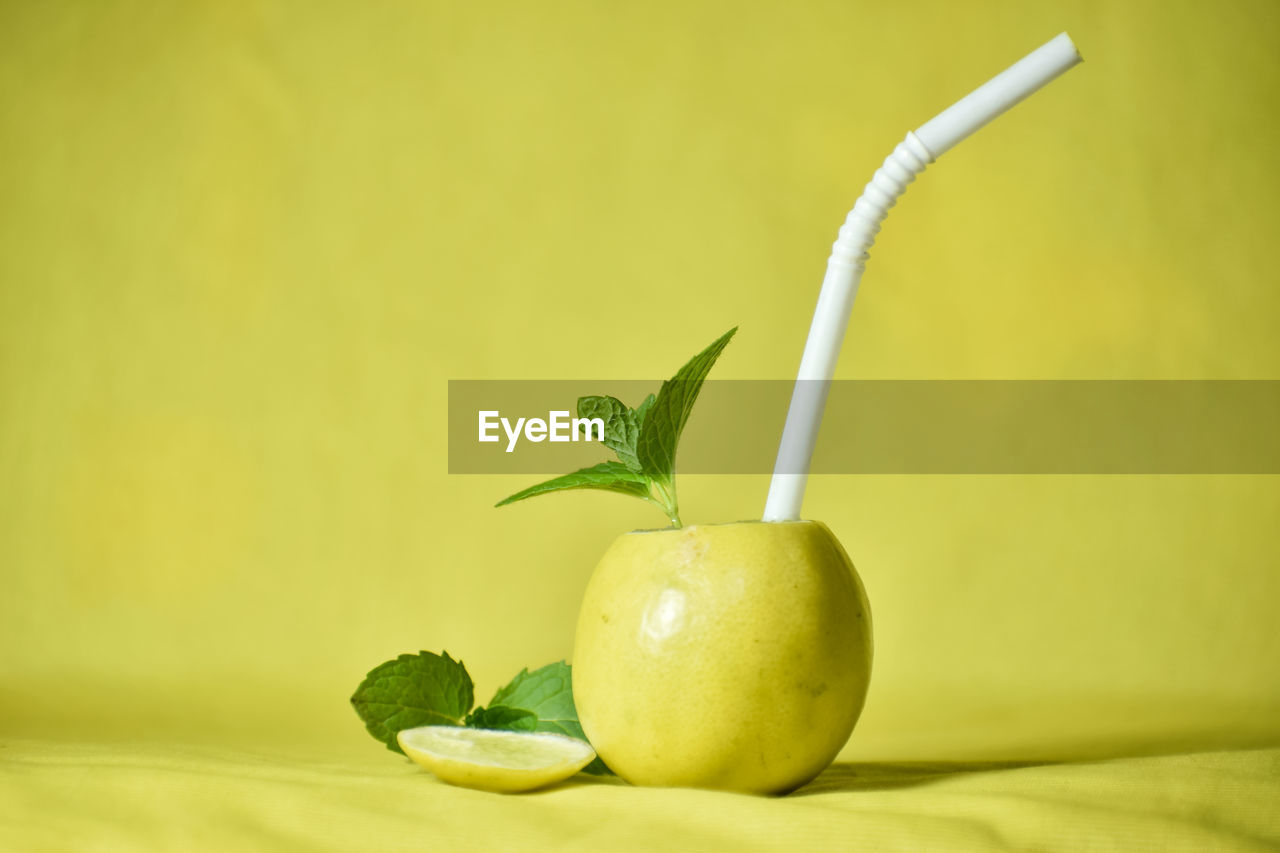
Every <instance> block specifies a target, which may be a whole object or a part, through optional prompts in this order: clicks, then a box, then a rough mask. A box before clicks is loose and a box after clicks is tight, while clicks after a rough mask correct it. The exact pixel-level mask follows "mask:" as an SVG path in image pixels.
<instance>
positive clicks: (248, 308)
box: [0, 0, 1280, 767]
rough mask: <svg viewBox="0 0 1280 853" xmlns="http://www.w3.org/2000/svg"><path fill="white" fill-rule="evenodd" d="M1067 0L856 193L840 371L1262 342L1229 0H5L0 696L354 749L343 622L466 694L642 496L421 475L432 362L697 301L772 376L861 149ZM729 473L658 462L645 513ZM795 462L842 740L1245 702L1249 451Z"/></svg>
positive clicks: (693, 342)
mask: <svg viewBox="0 0 1280 853" xmlns="http://www.w3.org/2000/svg"><path fill="white" fill-rule="evenodd" d="M1063 29H1065V30H1067V31H1068V32H1070V34H1071V35H1072V37H1073V38H1074V39H1075V41H1076V43H1077V45H1078V46H1079V48H1080V50H1081V52H1082V53H1083V55H1084V57H1085V63H1084V64H1083V65H1082V66H1080V67H1078V68H1076V69H1074V70H1072V71H1071V72H1070V73H1068V74H1067V75H1066V76H1065V77H1064V78H1062V79H1061V80H1059V81H1057V82H1055V83H1053V84H1052V85H1050V86H1049V87H1048V88H1047V89H1046V90H1044V91H1043V92H1041V93H1040V94H1038V95H1036V96H1035V97H1034V98H1032V99H1031V100H1030V101H1028V102H1026V103H1024V104H1022V105H1020V106H1018V107H1017V108H1015V109H1014V110H1013V111H1012V112H1011V113H1009V114H1008V115H1006V116H1005V117H1003V118H1001V119H999V120H998V121H997V122H996V123H995V124H993V125H992V126H990V127H989V128H987V129H985V130H983V131H982V132H981V133H980V134H978V135H977V136H975V137H974V138H972V139H970V140H968V141H967V142H965V143H963V144H962V145H960V146H959V147H958V148H956V149H955V150H954V151H952V152H951V153H948V154H947V155H945V156H944V157H943V158H942V159H941V160H940V161H939V162H938V163H937V164H935V165H933V166H931V167H930V168H929V170H928V171H926V172H925V174H924V175H923V176H922V177H921V178H920V179H919V180H918V181H917V183H916V184H915V185H913V186H912V188H911V189H910V190H909V191H908V193H907V195H906V196H905V197H904V199H903V200H902V202H901V203H900V204H899V205H898V207H897V208H896V209H895V210H894V212H893V213H892V214H891V215H890V217H889V219H888V221H887V223H886V226H885V230H884V231H883V233H882V235H881V238H880V240H879V241H878V243H877V246H876V247H875V249H874V250H873V253H872V260H871V263H870V265H869V268H868V272H867V275H866V277H865V279H864V281H863V289H862V292H861V294H860V296H859V298H858V304H857V306H856V308H855V310H854V317H853V321H852V324H851V327H850V331H849V335H848V339H847V343H846V346H845V350H844V354H843V357H842V360H841V363H840V369H839V371H838V375H839V376H840V377H847V378H854V377H858V378H930V379H945V378H957V379H998V378H1019V379H1039V378H1046V379H1049V378H1052V379H1061V378H1070V379H1121V378H1126V379H1128V378H1140V379H1183V378H1197V379H1205V378H1209V379H1227V378H1230V379H1277V378H1280V339H1278V337H1277V335H1276V319H1277V317H1280V287H1278V285H1280V278H1278V277H1277V274H1276V272H1275V266H1274V259H1275V246H1274V244H1275V237H1276V234H1277V228H1278V226H1280V202H1278V201H1277V189H1280V186H1278V182H1277V168H1276V155H1275V151H1276V149H1277V143H1278V142H1280V139H1278V138H1277V137H1278V132H1277V131H1278V129H1280V63H1278V61H1277V54H1276V48H1277V44H1280V39H1278V38H1277V36H1280V5H1277V4H1276V3H1274V2H1271V0H1262V2H1232V3H1227V4H1222V5H1221V6H1215V7H1213V8H1210V6H1208V5H1206V4H1203V3H1194V2H1176V3H1167V2H1126V3H1103V2H1080V3H1036V4H1029V3H1023V2H987V3H944V2H930V3H921V2H915V3H883V2H876V3H871V2H804V3H776V4H771V3H750V4H744V3H741V2H696V3H682V2H646V3H630V2H627V3H603V2H596V3H591V2H580V3H574V2H559V0H557V2H550V3H499V2H480V3H444V2H439V3H377V4H366V3H250V2H198V3H185V4H171V3H126V2H105V3H94V2H76V3H17V2H9V3H4V4H3V5H0V579H2V580H3V591H2V593H0V650H2V651H3V654H2V655H0V734H3V735H5V736H6V737H26V738H44V739H54V740H68V741H78V740H86V739H93V740H107V741H112V740H125V741H128V742H138V743H141V742H144V741H151V742H153V743H158V742H175V743H176V742H182V743H201V744H207V743H234V744H245V743H251V742H252V743H264V744H267V743H269V744H272V745H273V746H276V747H281V748H284V747H287V748H290V749H297V750H300V751H302V750H305V751H307V753H308V754H310V755H313V756H319V755H324V756H348V757H350V758H351V759H352V760H356V761H367V763H368V766H369V767H377V766H384V765H385V762H392V761H393V759H392V757H391V756H390V755H389V754H386V753H385V752H384V751H383V750H382V748H381V747H380V746H377V745H376V744H374V743H373V742H372V741H371V740H369V738H368V736H367V735H366V734H365V733H364V732H363V730H362V727H361V726H360V724H359V722H358V721H357V719H356V717H355V715H354V714H353V713H352V712H351V710H350V708H349V707H348V705H347V697H348V696H349V695H350V693H351V691H352V690H353V689H354V688H355V686H356V684H357V683H358V682H359V681H360V679H361V678H362V676H363V675H364V673H365V672H366V671H367V670H368V669H370V668H371V667H372V666H374V665H375V664H377V663H379V662H381V661H382V660H385V659H386V658H389V657H392V656H394V655H396V654H397V653H400V652H405V651H412V650H417V649H430V650H436V651H439V650H440V649H447V650H448V651H449V652H450V653H452V654H454V655H456V656H460V657H461V658H462V659H463V660H464V661H465V662H466V664H467V666H468V667H469V669H470V670H471V672H472V674H473V676H474V677H475V679H476V681H477V694H478V698H479V699H480V700H481V701H484V700H486V699H487V698H488V696H489V695H490V693H491V692H492V691H493V690H494V689H495V688H496V687H497V686H499V684H501V683H502V682H504V681H505V680H506V679H507V678H509V677H510V676H511V675H513V674H514V673H515V672H516V671H518V670H519V669H520V668H521V667H523V666H534V665H540V664H543V663H546V662H549V661H552V660H556V659H560V658H567V657H570V656H571V652H572V639H573V636H572V635H573V625H574V617H575V613H576V610H577V606H578V602H579V599H580V595H581V592H582V589H583V586H584V584H585V582H586V579H587V577H588V576H589V574H590V572H591V569H592V566H593V564H594V562H595V560H596V558H597V557H598V556H599V555H600V554H601V553H602V552H603V550H604V549H605V547H606V546H607V544H608V543H609V542H610V541H611V540H612V539H613V537H614V536H616V535H617V534H619V533H621V532H622V531H625V530H627V529H630V528H633V527H641V526H650V525H652V524H654V523H656V522H658V517H657V516H656V514H655V513H654V511H653V510H652V508H650V507H647V506H645V505H643V504H641V503H640V502H638V501H631V500H627V499H624V498H621V497H617V496H613V495H604V494H591V493H575V494H567V495H560V496H553V497H549V498H542V499H539V500H536V501H531V502H529V503H527V504H522V505H517V506H512V507H507V508H504V509H502V510H495V509H493V508H492V504H493V502H494V501H495V500H497V499H498V498H500V497H502V496H504V495H506V494H508V493H510V492H511V491H513V490H514V489H516V488H518V487H521V486H523V485H525V484H527V483H528V482H529V479H528V478H526V477H497V476H493V477H481V476H475V477H462V476H449V475H448V474H447V473H446V435H445V424H446V416H445V411H444V406H445V400H446V382H447V380H448V379H451V378H471V379H476V378H507V379H510V378H566V377H573V378H577V377H587V378H599V379H600V380H601V386H602V387H601V389H600V390H601V392H608V390H609V389H608V387H607V381H608V380H609V379H614V378H617V379H649V378H661V377H663V376H665V375H668V374H669V373H670V372H671V371H673V370H674V368H675V367H677V366H678V365H679V364H680V363H681V362H682V361H683V360H684V359H685V358H687V357H688V356H689V355H691V354H692V353H693V352H695V351H696V350H698V349H699V348H700V347H702V346H703V345H705V344H706V343H707V342H709V341H710V340H712V339H713V338H714V337H715V336H717V335H718V334H719V333H721V332H722V331H724V330H725V329H727V328H728V327H730V326H733V325H738V326H740V327H741V330H740V332H739V334H738V336H737V338H736V339H735V340H734V342H733V343H732V345H731V346H730V348H729V349H728V350H727V352H726V354H725V356H724V357H723V358H722V360H721V362H720V364H719V365H717V367H716V370H715V373H714V374H713V375H714V376H716V377H718V378H773V379H780V378H786V377H788V376H791V375H792V374H793V372H794V369H795V367H796V365H797V363H798V360H799V355H800V350H801V347H802V344H803V340H804V336H805V332H806V330H807V328H808V322H809V318H810V313H811V311H812V307H813V303H814V299H815V297H816V293H817V286H818V284H819V282H820V281H821V277H822V271H823V267H824V264H825V259H826V254H827V251H828V248H829V245H830V242H831V240H832V239H833V238H834V234H835V229H836V227H837V226H838V225H839V223H840V222H841V221H842V219H843V217H844V215H845V213H846V211H847V210H848V208H849V207H850V206H851V205H852V203H853V201H854V200H855V199H856V197H857V196H858V194H859V193H860V191H861V188H862V185H863V183H865V181H866V180H867V179H868V177H869V176H870V174H871V172H872V171H873V170H874V169H875V168H876V166H877V165H878V164H879V163H880V161H881V160H882V159H883V157H884V156H885V155H886V154H887V153H888V152H889V151H890V150H891V148H892V147H893V145H894V144H896V143H897V142H898V141H899V140H900V139H901V137H902V135H903V133H904V132H905V131H906V130H908V129H910V128H912V127H915V126H917V125H919V124H921V123H922V122H923V121H924V120H926V119H928V118H929V117H931V116H932V115H933V114H934V113H935V112H937V111H938V110H940V109H941V108H943V107H945V106H946V105H948V104H949V103H951V102H952V101H953V100H954V99H956V98H958V97H959V96H961V95H963V94H964V93H966V92H967V91H968V90H969V89H970V88H972V87H973V86H975V85H977V84H978V83H981V82H982V81H984V80H985V79H986V78H987V77H989V76H990V75H991V74H993V73H995V72H997V71H999V70H1001V69H1002V68H1003V67H1005V66H1006V65H1007V64H1008V63H1010V62H1012V61H1013V60H1015V59H1017V58H1018V57H1020V56H1021V55H1023V54H1024V53H1025V52H1027V51H1029V50H1030V49H1032V48H1034V47H1036V46H1038V45H1039V44H1041V43H1042V42H1044V41H1046V40H1047V39H1049V38H1050V37H1052V36H1053V35H1055V34H1056V33H1058V32H1059V31H1061V30H1063ZM691 429H697V418H696V415H695V418H694V420H693V421H692V426H691ZM766 486H767V478H765V477H729V476H725V477H711V476H706V477H687V478H684V480H683V481H682V482H681V506H682V509H683V510H684V513H685V519H686V521H687V522H694V521H725V520H732V519H738V518H750V517H755V516H758V514H759V512H760V511H761V509H762V506H763V500H764V494H765V489H766ZM805 511H806V515H807V516H809V517H813V518H819V519H822V520H824V521H826V522H827V523H828V524H829V525H830V527H831V528H832V529H833V530H834V531H835V532H836V533H837V535H839V536H840V537H841V539H842V540H843V542H844V544H845V546H846V548H847V549H848V551H849V552H850V554H851V555H852V557H853V559H854V561H855V563H856V564H857V565H858V567H859V570H860V572H861V574H862V577H863V579H864V582H865V584H866V586H867V589H868V592H869V595H870V598H871V602H872V607H873V612H874V615H875V627H876V638H877V647H878V648H877V661H876V672H875V675H874V679H873V684H872V688H871V694H870V699H869V703H868V706H867V711H866V714H865V716H864V718H863V722H862V723H861V724H860V726H859V728H858V730H857V731H856V732H855V735H854V738H853V740H852V741H851V742H850V745H849V747H848V748H847V749H846V752H845V754H844V756H845V758H847V759H868V758H895V759H898V758H929V759H942V758H957V757H961V758H964V757H987V758H1000V757H1029V756H1032V757H1041V756H1050V757H1058V756H1063V755H1070V756H1076V757H1080V756H1089V755H1103V754H1117V753H1124V754H1132V753H1133V752H1135V751H1137V752H1145V751H1160V750H1167V749H1169V748H1170V747H1176V748H1197V747H1206V746H1237V745H1248V744H1272V745H1274V744H1275V743H1276V742H1277V740H1278V739H1280V713H1278V712H1280V670H1278V669H1277V667H1276V661H1277V659H1280V631H1278V629H1277V627H1276V625H1277V622H1276V620H1275V606H1276V602H1277V601H1278V600H1280V573H1278V572H1277V558H1276V544H1277V541H1276V534H1275V531H1274V525H1275V522H1276V519H1277V518H1280V488H1278V487H1277V483H1276V479H1275V478H1274V477H995V476H993V477H886V476H878V477H835V476H832V477H819V478H816V479H815V480H814V482H813V483H812V485H811V487H810V490H809V495H808V499H807V502H806V505H805ZM674 698H675V697H673V700H674ZM385 766H388V767H389V766H390V765H385ZM397 766H398V765H397Z"/></svg>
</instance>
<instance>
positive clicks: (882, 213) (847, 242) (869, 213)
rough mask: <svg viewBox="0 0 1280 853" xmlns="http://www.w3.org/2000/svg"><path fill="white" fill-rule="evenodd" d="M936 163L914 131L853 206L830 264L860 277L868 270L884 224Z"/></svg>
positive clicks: (886, 161) (890, 156)
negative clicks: (891, 210) (841, 265)
mask: <svg viewBox="0 0 1280 853" xmlns="http://www.w3.org/2000/svg"><path fill="white" fill-rule="evenodd" d="M933 160H934V158H933V155H932V154H930V153H929V149H927V148H925V147H924V143H923V142H921V141H920V140H919V139H918V138H916V135H915V134H914V133H912V132H910V131H908V132H907V136H906V138H905V139H903V140H902V141H901V142H899V143H898V145H897V147H895V148H894V149H893V153H891V154H890V155H889V156H888V157H886V158H884V163H883V164H881V166H880V168H879V169H876V172H875V174H874V175H872V176H871V180H870V181H868V182H867V185H866V187H864V188H863V190H862V196H861V197H860V198H859V199H858V201H857V202H856V203H855V204H854V205H853V210H851V211H849V215H848V217H846V218H845V221H844V225H842V226H840V232H839V235H838V236H837V237H836V241H835V243H834V244H833V245H832V247H831V259H830V260H829V261H828V263H829V264H830V263H844V264H848V265H849V266H852V267H853V268H854V269H855V270H856V271H857V272H858V273H861V272H862V270H863V269H864V268H865V267H866V263H867V258H868V257H869V255H868V252H869V250H870V249H871V246H872V245H873V244H874V243H875V241H876V234H878V233H879V232H880V223H881V222H883V221H884V218H885V217H886V216H888V215H889V208H891V207H893V206H894V204H896V203H897V201H898V197H899V196H900V195H902V194H903V193H904V192H906V191H907V186H908V185H909V184H910V183H911V182H912V181H914V180H915V179H916V175H918V174H920V173H921V172H923V171H924V170H925V168H926V167H927V166H928V165H929V164H930V163H932V162H933Z"/></svg>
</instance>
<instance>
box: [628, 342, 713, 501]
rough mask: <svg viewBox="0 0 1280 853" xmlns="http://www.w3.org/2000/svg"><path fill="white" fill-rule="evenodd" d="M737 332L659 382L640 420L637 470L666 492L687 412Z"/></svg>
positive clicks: (672, 478)
mask: <svg viewBox="0 0 1280 853" xmlns="http://www.w3.org/2000/svg"><path fill="white" fill-rule="evenodd" d="M737 331H738V327H737V326H734V327H733V328H732V329H730V330H729V331H727V332H725V333H724V334H723V335H721V336H720V337H719V338H718V339H717V340H716V341H715V343H713V344H711V346H709V347H707V348H706V349H704V350H703V351H702V352H700V353H698V354H697V355H695V356H694V357H693V358H691V359H689V361H688V363H687V364H685V366H684V367H682V368H680V369H679V370H678V371H676V375H675V376H673V377H671V378H670V379H668V380H667V381H666V382H663V383H662V388H661V389H659V391H658V398H657V399H656V400H655V401H654V403H653V405H652V407H651V408H650V409H649V410H648V413H647V414H646V415H645V416H644V423H643V424H642V426H641V428H640V438H639V440H638V441H637V442H636V456H637V458H638V459H639V460H640V470H641V471H643V472H644V473H645V474H647V475H648V476H649V477H650V478H651V479H653V480H655V481H657V482H658V483H660V484H663V485H664V486H667V487H668V488H669V487H670V486H671V485H672V483H673V481H674V479H675V467H676V446H677V445H678V444H679V443H680V433H681V432H683V431H684V425H685V422H686V421H688V420H689V412H690V411H692V410H693V404H694V403H695V402H696V401H697V399H698V392H699V391H701V390H702V383H703V381H704V380H705V379H706V378H707V374H708V373H710V372H711V366H712V365H713V364H715V363H716V359H717V358H719V357H720V353H721V352H722V351H723V350H724V348H725V346H727V345H728V343H729V339H730V338H732V337H733V335H734V333H735V332H737Z"/></svg>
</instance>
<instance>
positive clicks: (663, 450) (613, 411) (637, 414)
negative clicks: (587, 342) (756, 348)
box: [496, 326, 738, 527]
mask: <svg viewBox="0 0 1280 853" xmlns="http://www.w3.org/2000/svg"><path fill="white" fill-rule="evenodd" d="M737 331H738V328H737V327H736V326H735V327H734V328H732V329H730V330H729V331H727V332H725V333H724V334H723V335H721V336H720V337H719V338H717V339H716V341H715V342H714V343H712V344H711V346H709V347H707V348H706V349H704V350H703V351H702V352H700V353H698V354H697V355H695V356H694V357H693V358H691V359H689V361H688V362H687V363H686V364H685V365H684V366H683V367H681V368H680V369H679V370H678V371H676V375H675V376H673V377H671V378H670V379H668V380H667V381H666V382H663V383H662V387H661V388H660V389H659V390H658V394H657V396H656V397H655V396H654V395H653V394H650V395H649V396H648V397H646V398H645V399H644V401H643V402H641V403H640V405H639V406H637V407H635V408H634V409H632V408H629V407H628V406H627V405H626V404H625V403H623V402H622V401H621V400H618V399H617V398H615V397H580V398H579V399H578V417H580V418H600V419H601V420H602V421H603V422H604V438H603V440H602V441H601V443H602V444H603V445H604V446H605V447H607V448H609V449H610V450H612V451H613V452H614V454H615V455H616V456H617V457H618V461H617V462H602V463H600V464H599V465H595V466H592V467H591V468H582V469H580V470H578V471H574V472H573V473H572V474H565V475H564V476H561V477H556V478H554V479H552V480H547V481H545V482H542V483H538V484H537V485H534V486H530V487H529V488H527V489H523V490H522V491H519V492H516V493H515V494H514V495H511V496H510V497H507V498H504V499H503V500H501V501H499V502H498V503H497V504H496V505H497V506H506V505H507V504H510V503H515V502H516V501H522V500H524V499H525V498H531V497H534V496H536V495H544V494H547V493H549V492H560V491H565V490H567V489H603V490H605V491H611V492H620V493H622V494H626V495H632V496H633V497H638V498H641V499H643V500H646V501H648V502H649V503H651V504H654V505H655V506H657V507H658V508H659V509H661V510H662V511H663V512H664V513H665V514H666V516H667V519H668V520H669V521H670V522H671V526H672V527H679V526H680V506H679V502H678V501H677V499H676V484H675V475H676V449H677V448H678V446H679V444H680V435H681V433H682V432H684V427H685V424H686V423H687V422H688V420H689V414H690V412H692V411H693V404H694V403H695V402H697V399H698V393H699V392H700V391H701V390H702V383H703V382H704V381H705V380H706V378H707V374H708V373H710V372H711V367H712V366H713V365H714V364H715V363H716V359H718V358H719V357H720V353H721V352H723V351H724V348H725V347H726V346H727V345H728V343H729V340H730V339H731V338H732V337H733V335H734V333H735V332H737Z"/></svg>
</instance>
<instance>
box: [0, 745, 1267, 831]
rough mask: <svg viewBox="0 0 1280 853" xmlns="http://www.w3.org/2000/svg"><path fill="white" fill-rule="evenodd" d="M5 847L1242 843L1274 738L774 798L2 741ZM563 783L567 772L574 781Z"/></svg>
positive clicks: (831, 773)
mask: <svg viewBox="0 0 1280 853" xmlns="http://www.w3.org/2000/svg"><path fill="white" fill-rule="evenodd" d="M3 746H4V748H3V754H4V763H3V765H0V795H3V796H0V845H4V848H3V849H6V850H10V849H11V850H23V851H44V850H77V851H94V853H98V851H103V853H106V851H117V850H122V851H131V850H282V851H290V850H333V851H345V850H385V851H396V850H406V851H408V850H438V849H447V848H449V847H461V848H465V849H468V850H501V851H513V853H518V851H543V850H565V851H578V850H581V851H597V850H602V849H603V850H622V851H631V850H635V851H647V850H681V851H686V850H696V851H703V850H739V851H747V850H877V851H917V850H950V851H985V850H1011V851H1023V850H1046V851H1094V850H1125V851H1144V850H1153V851H1154V850H1161V851H1189V853H1190V851H1195V853H1201V852H1202V851H1237V850H1239V851H1254V850H1274V849H1276V846H1277V845H1280V811H1278V810H1277V809H1276V805H1275V804H1276V802H1277V794H1278V793H1280V785H1278V784H1277V776H1278V775H1280V750H1277V749H1268V750H1254V751H1235V752H1206V753H1200V754H1196V755H1180V756H1162V757H1148V758H1128V759H1111V760H1107V761H1099V762H1088V763H1083V762H1079V763H1070V764H1035V763H1030V764H1019V763H1013V764H1000V763H965V762H926V763H877V764H869V765H862V764H837V765H835V766H833V767H831V768H830V769H828V770H827V772H826V773H824V774H823V775H822V776H821V777H819V778H818V779H817V780H816V781H814V782H813V783H812V784H810V785H809V786H808V787H806V788H803V789H801V790H800V791H798V792H796V793H793V794H791V795H789V796H787V797H783V798H765V797H752V796H746V795H739V794H726V793H720V792H714V791H697V790H685V789H681V790H667V789H657V788H631V787H627V786H625V785H622V784H620V783H614V784H610V783H607V782H598V781H582V782H577V781H575V782H570V783H567V784H565V785H562V786H560V787H558V788H555V789H552V790H549V791H545V792H542V793H535V794H526V795H505V796H504V795H500V794H488V793H484V792H478V791H470V790H466V789H463V788H452V787H449V786H448V785H445V784H443V783H440V782H436V781H435V780H434V779H433V778H432V777H431V776H430V775H429V774H426V773H423V772H421V771H419V770H417V768H416V767H414V766H413V765H410V764H408V762H407V761H405V762H396V761H374V760H368V761H361V762H353V763H340V762H334V761H328V760H324V759H322V758H317V757H315V756H309V757H305V758H299V757H298V756H296V755H295V756H281V755H279V754H263V753H256V752H245V751H242V750H228V749H221V750H218V749H211V748H198V747H179V746H169V747H162V746H156V745H139V746H126V747H120V746H116V747H103V746H94V745H88V746H86V745H80V744H67V743H57V744H48V743H42V742H41V743H29V742H13V743H5V744H4V745H3ZM578 778H579V779H581V778H582V777H578Z"/></svg>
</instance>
